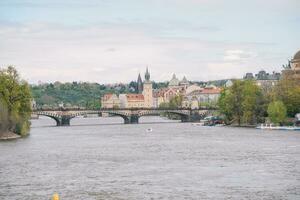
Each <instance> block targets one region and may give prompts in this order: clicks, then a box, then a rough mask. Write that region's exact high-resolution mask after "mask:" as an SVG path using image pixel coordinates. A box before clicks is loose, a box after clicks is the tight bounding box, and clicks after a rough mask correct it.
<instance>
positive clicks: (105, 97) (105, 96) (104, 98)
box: [103, 93, 113, 101]
mask: <svg viewBox="0 0 300 200" xmlns="http://www.w3.org/2000/svg"><path fill="white" fill-rule="evenodd" d="M112 95H113V94H111V93H109V94H105V95H104V96H103V100H105V101H107V100H108V99H110V98H111V97H112Z"/></svg>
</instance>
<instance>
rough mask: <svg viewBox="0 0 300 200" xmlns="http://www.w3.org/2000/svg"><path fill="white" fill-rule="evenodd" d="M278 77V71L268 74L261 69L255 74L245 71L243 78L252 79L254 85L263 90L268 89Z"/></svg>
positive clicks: (275, 82)
mask: <svg viewBox="0 0 300 200" xmlns="http://www.w3.org/2000/svg"><path fill="white" fill-rule="evenodd" d="M280 77H281V74H280V73H278V72H273V73H272V74H269V73H267V72H266V71H264V70H261V71H259V72H258V73H257V74H255V76H253V74H252V73H246V75H245V76H244V78H243V79H244V80H253V81H255V83H256V85H258V86H259V87H260V88H262V89H263V90H264V91H268V90H270V89H271V88H272V87H274V86H275V85H276V84H277V83H278V81H279V79H280Z"/></svg>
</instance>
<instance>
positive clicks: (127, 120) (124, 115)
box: [70, 110, 130, 124]
mask: <svg viewBox="0 0 300 200" xmlns="http://www.w3.org/2000/svg"><path fill="white" fill-rule="evenodd" d="M102 113H108V114H111V115H114V116H119V117H121V118H123V120H124V123H125V124H127V123H130V114H128V113H125V112H120V111H114V110H107V111H83V112H77V113H75V114H72V115H71V117H70V119H72V118H74V117H77V116H83V115H88V114H102Z"/></svg>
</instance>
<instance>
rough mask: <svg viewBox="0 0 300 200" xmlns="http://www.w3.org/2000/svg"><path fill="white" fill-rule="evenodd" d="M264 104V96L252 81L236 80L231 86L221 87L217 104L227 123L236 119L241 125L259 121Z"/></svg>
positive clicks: (263, 110)
mask: <svg viewBox="0 0 300 200" xmlns="http://www.w3.org/2000/svg"><path fill="white" fill-rule="evenodd" d="M264 104H265V102H264V96H263V95H262V92H261V90H260V88H259V87H258V86H256V85H255V83H254V82H253V81H251V80H247V81H241V80H237V81H234V83H233V85H232V86H231V87H229V88H224V89H223V91H222V92H221V95H220V98H219V100H218V104H217V105H218V107H219V109H220V113H221V114H223V115H224V117H225V120H226V122H227V123H231V122H233V121H236V122H237V123H238V125H241V124H242V123H243V124H255V123H257V122H259V121H261V120H262V117H263V115H264V113H265V109H264Z"/></svg>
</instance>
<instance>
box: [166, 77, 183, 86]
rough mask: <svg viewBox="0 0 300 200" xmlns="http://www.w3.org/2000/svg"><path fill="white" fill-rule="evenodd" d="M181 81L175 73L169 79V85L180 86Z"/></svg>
mask: <svg viewBox="0 0 300 200" xmlns="http://www.w3.org/2000/svg"><path fill="white" fill-rule="evenodd" d="M179 83H180V81H179V79H178V78H177V77H176V75H175V74H173V76H172V78H171V80H170V81H169V85H168V87H177V86H179Z"/></svg>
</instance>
